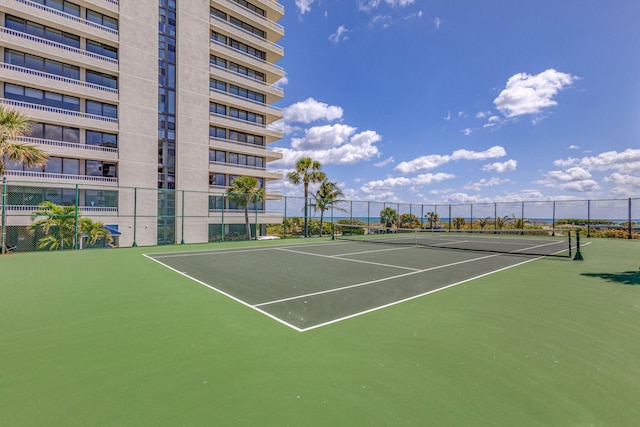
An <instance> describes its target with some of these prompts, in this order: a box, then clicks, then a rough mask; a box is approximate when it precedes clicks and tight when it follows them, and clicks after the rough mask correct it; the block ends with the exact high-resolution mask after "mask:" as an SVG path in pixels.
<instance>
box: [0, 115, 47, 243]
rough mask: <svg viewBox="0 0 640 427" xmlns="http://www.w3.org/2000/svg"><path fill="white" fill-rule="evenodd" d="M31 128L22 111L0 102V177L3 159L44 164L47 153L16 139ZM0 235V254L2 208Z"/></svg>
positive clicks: (2, 240) (1, 175)
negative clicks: (7, 106)
mask: <svg viewBox="0 0 640 427" xmlns="http://www.w3.org/2000/svg"><path fill="white" fill-rule="evenodd" d="M30 129H31V122H30V121H29V119H28V118H27V116H25V115H24V114H23V113H21V112H19V111H17V110H11V109H7V108H5V107H4V105H1V104H0V178H2V177H4V173H5V160H9V161H11V162H17V163H21V164H23V165H25V166H29V167H31V166H44V164H45V163H46V162H47V154H46V153H45V152H44V151H42V150H41V149H40V148H38V147H35V146H33V145H27V144H20V143H18V142H16V139H17V138H19V137H21V136H23V135H25V134H27V133H28V132H29V130H30ZM2 189H3V194H2V206H5V205H6V197H7V195H6V194H4V190H5V189H6V185H4V181H3V185H2ZM0 222H1V223H2V224H1V227H0V228H1V229H2V230H1V237H0V254H5V253H7V247H6V243H5V238H6V213H5V210H4V209H3V210H2V215H1V216H0Z"/></svg>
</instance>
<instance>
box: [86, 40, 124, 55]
mask: <svg viewBox="0 0 640 427" xmlns="http://www.w3.org/2000/svg"><path fill="white" fill-rule="evenodd" d="M87 51H89V52H92V53H95V54H97V55H102V56H106V57H107V58H111V59H118V49H117V48H115V47H113V46H109V45H106V44H103V43H100V42H96V41H93V40H88V39H87Z"/></svg>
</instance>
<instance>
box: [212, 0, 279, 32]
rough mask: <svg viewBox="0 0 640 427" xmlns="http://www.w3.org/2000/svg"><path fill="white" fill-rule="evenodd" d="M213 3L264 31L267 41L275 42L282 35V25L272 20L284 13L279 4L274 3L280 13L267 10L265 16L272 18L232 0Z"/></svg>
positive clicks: (215, 0)
mask: <svg viewBox="0 0 640 427" xmlns="http://www.w3.org/2000/svg"><path fill="white" fill-rule="evenodd" d="M213 5H215V6H216V8H218V9H221V10H223V11H224V12H227V13H228V14H230V15H233V16H236V17H238V19H240V18H242V20H243V21H245V22H246V23H248V24H251V25H254V26H255V27H257V28H260V29H261V30H263V31H265V32H266V33H267V40H269V41H272V42H276V41H278V40H280V39H281V38H282V37H283V36H284V27H283V26H282V25H280V24H278V23H276V22H274V21H275V20H278V19H280V18H282V16H283V14H284V8H283V7H282V6H281V5H279V4H276V6H277V7H279V10H281V11H282V14H273V13H271V14H270V13H269V11H267V16H271V17H272V18H274V20H271V19H269V18H268V17H265V16H262V15H259V14H257V13H255V12H254V11H252V10H249V9H247V8H246V7H243V6H241V5H239V4H238V3H236V2H235V1H233V0H213Z"/></svg>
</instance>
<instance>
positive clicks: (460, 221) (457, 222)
mask: <svg viewBox="0 0 640 427" xmlns="http://www.w3.org/2000/svg"><path fill="white" fill-rule="evenodd" d="M466 223H467V221H466V220H465V219H464V218H462V217H461V216H458V217H455V218H453V226H454V227H455V228H456V230H460V229H461V228H462V227H464V226H465V224H466Z"/></svg>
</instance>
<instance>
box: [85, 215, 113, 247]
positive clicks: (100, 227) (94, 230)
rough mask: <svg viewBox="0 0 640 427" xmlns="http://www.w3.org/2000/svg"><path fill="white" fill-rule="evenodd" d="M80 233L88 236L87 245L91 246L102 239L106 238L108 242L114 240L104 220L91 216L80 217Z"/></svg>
mask: <svg viewBox="0 0 640 427" xmlns="http://www.w3.org/2000/svg"><path fill="white" fill-rule="evenodd" d="M80 233H82V234H84V235H86V236H87V245H89V246H90V245H93V244H94V243H96V242H97V241H98V240H100V239H104V240H105V242H106V243H107V244H110V243H111V241H112V240H113V239H112V237H111V233H109V230H107V228H106V227H105V225H104V222H101V221H93V220H92V219H91V218H80Z"/></svg>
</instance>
